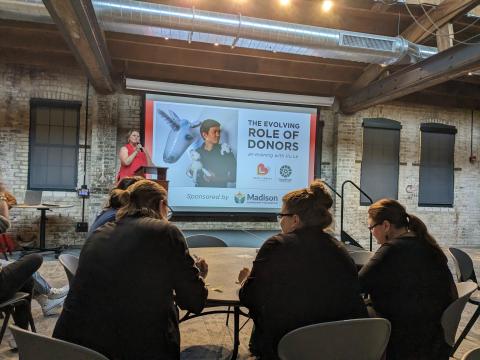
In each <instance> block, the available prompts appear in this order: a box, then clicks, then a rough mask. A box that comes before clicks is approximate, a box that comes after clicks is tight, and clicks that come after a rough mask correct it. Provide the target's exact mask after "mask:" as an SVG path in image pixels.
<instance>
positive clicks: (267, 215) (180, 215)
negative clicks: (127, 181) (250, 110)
mask: <svg viewBox="0 0 480 360" xmlns="http://www.w3.org/2000/svg"><path fill="white" fill-rule="evenodd" d="M141 93H142V96H141V109H140V128H139V130H140V141H141V143H142V144H145V103H146V99H147V95H149V94H152V95H166V96H173V97H179V98H192V99H206V100H219V101H231V102H238V103H244V104H264V105H273V106H275V105H276V106H287V107H301V108H308V109H315V110H316V114H317V116H316V120H315V145H314V154H315V158H314V161H313V163H314V168H313V177H314V179H319V178H321V174H322V143H323V127H324V125H325V123H324V121H323V120H320V110H321V109H322V108H324V107H322V106H318V105H305V104H294V103H288V104H286V103H278V102H266V101H253V100H239V99H234V98H219V97H212V96H200V95H191V94H178V93H169V92H159V91H151V90H148V91H146V90H145V91H141ZM276 215H277V214H275V213H272V212H261V211H255V212H239V211H229V212H215V211H174V212H173V217H172V220H173V221H195V222H199V221H212V217H214V219H216V218H220V220H218V221H215V220H214V222H222V221H228V222H250V221H251V222H258V221H264V222H273V221H277V216H276Z"/></svg>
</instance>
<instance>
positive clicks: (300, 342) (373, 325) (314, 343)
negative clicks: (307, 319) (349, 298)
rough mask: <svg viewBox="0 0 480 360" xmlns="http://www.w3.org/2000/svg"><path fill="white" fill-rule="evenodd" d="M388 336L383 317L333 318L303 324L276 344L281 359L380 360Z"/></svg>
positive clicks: (388, 329) (388, 324) (385, 321)
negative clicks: (337, 319)
mask: <svg viewBox="0 0 480 360" xmlns="http://www.w3.org/2000/svg"><path fill="white" fill-rule="evenodd" d="M389 337H390V322H389V321H388V320H387V319H381V318H369V319H352V320H341V321H333V322H327V323H321V324H315V325H309V326H305V327H302V328H299V329H296V330H293V331H291V332H289V333H288V334H286V335H285V336H284V337H283V338H282V339H281V340H280V342H279V344H278V355H279V357H280V359H282V360H317V359H322V360H351V359H355V360H380V359H381V358H382V355H383V353H384V351H385V348H386V347H387V344H388V339H389Z"/></svg>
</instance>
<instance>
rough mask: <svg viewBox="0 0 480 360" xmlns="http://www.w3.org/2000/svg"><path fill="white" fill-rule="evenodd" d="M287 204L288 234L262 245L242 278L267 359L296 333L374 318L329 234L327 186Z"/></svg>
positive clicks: (283, 220) (294, 194)
mask: <svg viewBox="0 0 480 360" xmlns="http://www.w3.org/2000/svg"><path fill="white" fill-rule="evenodd" d="M282 200H283V206H282V210H281V213H279V214H278V218H279V220H280V227H281V229H282V232H281V233H280V234H278V235H275V236H273V237H271V238H270V239H268V240H267V241H266V242H265V243H264V244H263V245H262V247H261V248H260V250H259V252H258V254H257V257H256V259H255V261H254V263H253V268H252V271H251V272H250V273H249V271H248V269H246V268H245V269H243V270H242V271H241V272H240V274H239V281H242V280H243V279H244V278H246V281H245V282H244V283H243V285H242V287H241V289H240V293H239V296H240V302H241V303H242V305H244V306H245V307H247V308H248V309H249V310H250V315H251V317H252V319H253V320H254V323H255V333H254V338H253V339H252V340H253V342H254V346H255V349H252V350H255V351H254V352H257V353H258V355H260V357H261V358H262V359H277V358H278V355H277V345H278V342H279V341H280V339H281V338H282V337H283V336H284V335H285V334H286V333H288V332H290V331H292V330H294V329H297V328H299V327H302V326H306V325H311V324H316V323H322V322H328V321H336V320H344V319H353V318H361V317H367V316H368V315H367V311H366V307H365V305H364V302H363V300H362V298H361V295H360V285H359V283H358V277H357V270H356V267H355V264H354V263H353V260H352V259H351V258H350V256H349V255H348V253H347V251H346V250H345V248H344V247H343V245H341V244H340V243H339V242H338V241H337V240H335V239H334V238H333V237H332V236H330V235H329V234H327V233H326V232H325V229H326V228H327V227H328V226H329V225H330V224H331V223H332V215H331V214H330V211H329V209H330V208H331V206H332V203H333V201H332V198H331V196H330V194H329V193H328V191H327V190H326V188H325V185H324V184H323V183H322V182H321V181H320V180H315V181H314V182H313V183H312V184H311V185H310V186H309V187H308V188H305V189H300V190H294V191H291V192H289V193H287V194H286V195H285V196H283V198H282ZM255 355H257V354H255Z"/></svg>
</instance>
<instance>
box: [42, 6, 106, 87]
mask: <svg viewBox="0 0 480 360" xmlns="http://www.w3.org/2000/svg"><path fill="white" fill-rule="evenodd" d="M43 3H44V4H45V7H46V8H47V10H48V12H49V13H50V16H51V17H52V19H53V21H54V22H55V24H56V25H57V28H58V30H59V31H60V33H61V34H62V36H63V38H64V39H65V41H66V42H67V44H68V46H69V47H70V50H71V51H72V53H73V55H74V56H75V58H76V59H77V61H78V63H79V65H80V67H81V68H82V69H83V71H84V73H85V74H86V76H87V77H88V78H89V79H90V81H91V83H92V85H93V87H94V88H95V90H96V91H98V92H99V93H102V94H109V93H112V92H113V91H114V88H115V87H114V83H113V80H112V78H111V76H110V70H111V60H110V56H109V54H108V50H107V47H106V44H105V39H104V37H103V33H102V31H101V29H100V26H99V25H98V22H97V18H96V16H95V11H94V9H93V6H92V3H91V1H90V0H43Z"/></svg>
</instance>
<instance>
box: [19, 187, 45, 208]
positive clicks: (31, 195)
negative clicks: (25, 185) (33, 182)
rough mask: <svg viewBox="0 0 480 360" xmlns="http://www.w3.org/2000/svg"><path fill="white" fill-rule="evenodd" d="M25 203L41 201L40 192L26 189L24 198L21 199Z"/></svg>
mask: <svg viewBox="0 0 480 360" xmlns="http://www.w3.org/2000/svg"><path fill="white" fill-rule="evenodd" d="M23 203H24V204H25V205H40V204H41V203H42V192H41V191H35V190H27V191H26V192H25V199H24V200H23Z"/></svg>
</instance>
